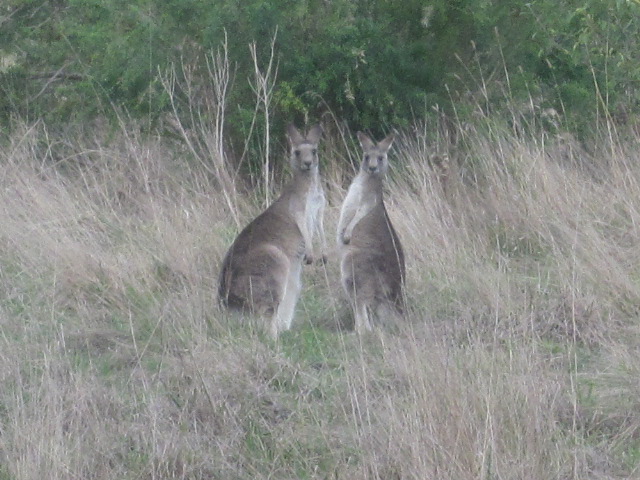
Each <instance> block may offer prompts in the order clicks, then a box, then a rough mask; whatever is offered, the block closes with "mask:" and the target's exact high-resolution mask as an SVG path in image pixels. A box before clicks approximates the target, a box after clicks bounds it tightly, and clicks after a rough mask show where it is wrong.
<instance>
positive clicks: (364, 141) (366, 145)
mask: <svg viewBox="0 0 640 480" xmlns="http://www.w3.org/2000/svg"><path fill="white" fill-rule="evenodd" d="M358 140H359V141H360V146H361V147H362V149H363V150H371V149H372V148H373V147H375V144H374V143H373V141H372V140H371V139H370V138H369V137H367V136H366V135H365V134H364V133H362V132H358Z"/></svg>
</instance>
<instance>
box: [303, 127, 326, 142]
mask: <svg viewBox="0 0 640 480" xmlns="http://www.w3.org/2000/svg"><path fill="white" fill-rule="evenodd" d="M323 131H324V129H323V128H322V125H320V124H317V125H314V126H313V127H311V129H310V130H309V133H307V142H309V143H313V144H317V143H318V141H319V140H320V136H321V135H322V132H323Z"/></svg>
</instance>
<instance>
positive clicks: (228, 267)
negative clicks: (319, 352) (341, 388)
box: [218, 125, 326, 338]
mask: <svg viewBox="0 0 640 480" xmlns="http://www.w3.org/2000/svg"><path fill="white" fill-rule="evenodd" d="M287 133H288V138H289V142H290V144H291V157H290V161H291V167H292V169H293V178H292V180H291V181H290V182H289V183H288V184H287V185H286V186H285V187H284V189H283V191H282V194H281V195H280V197H279V198H278V199H277V200H275V201H274V202H273V203H272V204H271V205H270V206H269V207H268V208H267V209H266V210H265V211H264V212H262V213H261V214H260V215H258V216H257V217H256V218H255V219H254V220H253V221H252V222H251V223H249V225H247V226H246V227H245V228H244V230H242V231H241V232H240V234H239V235H238V237H237V238H236V239H235V241H234V242H233V244H232V245H231V247H230V248H229V251H228V252H227V254H226V256H225V258H224V260H223V262H222V269H221V272H220V279H219V289H218V293H219V296H220V299H221V301H222V304H223V305H225V306H226V307H228V308H230V309H235V310H243V311H248V312H251V313H254V314H257V315H259V316H261V317H263V318H265V317H266V318H268V319H269V332H270V334H271V335H272V337H274V338H277V336H278V334H279V333H280V332H282V331H283V330H288V329H289V328H290V327H291V323H292V322H293V316H294V312H295V307H296V303H297V302H298V297H299V295H300V289H301V287H302V284H301V279H300V277H301V271H302V262H303V260H304V261H305V262H306V263H312V262H313V259H314V254H313V246H312V240H313V236H314V232H315V231H318V232H319V233H320V239H321V244H322V245H321V246H322V250H323V251H322V257H321V258H322V259H325V258H326V257H325V252H326V241H325V237H324V230H323V216H324V207H325V203H326V200H325V196H324V191H323V189H322V184H321V182H320V174H319V170H318V141H319V140H320V136H321V135H322V127H321V126H320V125H315V126H314V127H312V128H311V129H310V130H309V133H308V134H307V135H306V136H303V135H302V134H301V133H300V132H299V131H298V130H297V129H296V127H295V126H293V125H289V127H288V129H287Z"/></svg>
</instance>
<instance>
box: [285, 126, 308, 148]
mask: <svg viewBox="0 0 640 480" xmlns="http://www.w3.org/2000/svg"><path fill="white" fill-rule="evenodd" d="M287 137H289V141H290V142H291V144H292V145H297V144H299V143H304V137H303V136H302V135H300V132H299V131H298V129H297V128H296V126H295V125H294V124H293V123H290V124H289V125H288V126H287Z"/></svg>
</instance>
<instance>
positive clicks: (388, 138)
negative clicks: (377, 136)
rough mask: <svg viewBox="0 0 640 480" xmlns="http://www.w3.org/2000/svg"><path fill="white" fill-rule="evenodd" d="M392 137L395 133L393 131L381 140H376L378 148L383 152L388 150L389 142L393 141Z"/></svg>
mask: <svg viewBox="0 0 640 480" xmlns="http://www.w3.org/2000/svg"><path fill="white" fill-rule="evenodd" d="M394 138H395V135H394V134H393V133H390V134H389V135H387V136H386V137H384V138H383V139H382V140H380V141H379V142H378V148H379V149H380V150H384V151H385V152H388V151H389V149H390V148H391V144H392V143H393V139H394Z"/></svg>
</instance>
